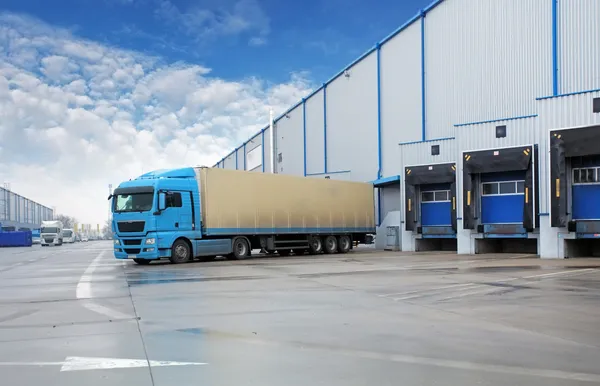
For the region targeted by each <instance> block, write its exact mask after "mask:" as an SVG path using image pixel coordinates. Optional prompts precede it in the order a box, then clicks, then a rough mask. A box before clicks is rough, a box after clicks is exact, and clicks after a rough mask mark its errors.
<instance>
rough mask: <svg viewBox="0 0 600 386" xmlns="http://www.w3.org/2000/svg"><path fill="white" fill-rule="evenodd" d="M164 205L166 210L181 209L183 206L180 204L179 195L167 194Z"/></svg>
mask: <svg viewBox="0 0 600 386" xmlns="http://www.w3.org/2000/svg"><path fill="white" fill-rule="evenodd" d="M166 204H167V205H166V206H167V208H181V207H182V206H183V203H182V202H181V193H177V192H173V193H169V194H168V195H167V197H166Z"/></svg>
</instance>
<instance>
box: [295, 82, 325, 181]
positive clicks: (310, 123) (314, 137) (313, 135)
mask: <svg viewBox="0 0 600 386" xmlns="http://www.w3.org/2000/svg"><path fill="white" fill-rule="evenodd" d="M297 110H298V114H300V119H302V105H300V107H299V108H298V109H297ZM323 118H324V117H323V90H319V92H317V93H316V94H315V95H313V96H312V97H310V98H309V99H308V100H306V173H307V174H312V173H323V172H324V171H325V162H324V157H325V154H324V153H325V150H324V146H325V141H324V135H323V129H324V123H323ZM300 129H302V127H301V128H300ZM297 146H299V147H302V142H299V143H298V144H297Z"/></svg>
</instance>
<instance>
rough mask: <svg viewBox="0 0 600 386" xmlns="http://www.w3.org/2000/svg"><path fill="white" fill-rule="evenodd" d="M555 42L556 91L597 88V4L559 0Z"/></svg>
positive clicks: (599, 24) (599, 3) (594, 0)
mask: <svg viewBox="0 0 600 386" xmlns="http://www.w3.org/2000/svg"><path fill="white" fill-rule="evenodd" d="M558 41H559V44H558V53H559V54H558V57H559V64H558V68H559V71H558V73H559V81H560V89H559V90H558V92H559V93H560V94H566V93H571V92H577V91H583V90H593V89H599V88H600V44H599V42H600V1H598V0H559V1H558ZM548 95H549V94H548Z"/></svg>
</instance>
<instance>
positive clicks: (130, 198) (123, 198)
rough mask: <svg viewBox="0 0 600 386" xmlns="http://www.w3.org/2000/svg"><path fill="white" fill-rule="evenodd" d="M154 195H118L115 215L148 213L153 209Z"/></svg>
mask: <svg viewBox="0 0 600 386" xmlns="http://www.w3.org/2000/svg"><path fill="white" fill-rule="evenodd" d="M153 198H154V193H132V194H118V195H115V199H114V211H115V213H123V212H146V211H149V210H150V209H152V199H153Z"/></svg>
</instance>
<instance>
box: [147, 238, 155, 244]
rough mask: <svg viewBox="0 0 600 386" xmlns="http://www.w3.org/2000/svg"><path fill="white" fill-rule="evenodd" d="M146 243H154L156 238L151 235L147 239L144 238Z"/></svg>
mask: <svg viewBox="0 0 600 386" xmlns="http://www.w3.org/2000/svg"><path fill="white" fill-rule="evenodd" d="M146 244H152V245H154V244H156V239H155V238H154V237H151V238H149V239H146Z"/></svg>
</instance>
